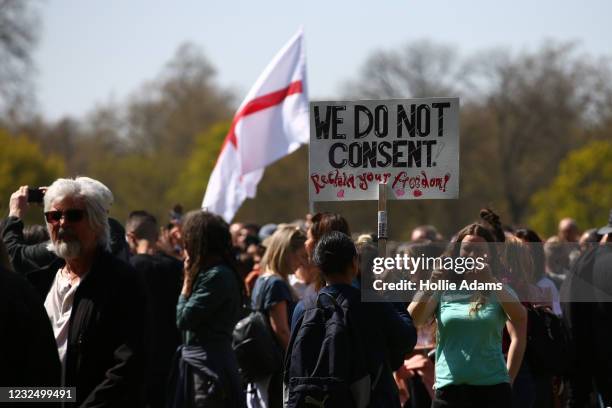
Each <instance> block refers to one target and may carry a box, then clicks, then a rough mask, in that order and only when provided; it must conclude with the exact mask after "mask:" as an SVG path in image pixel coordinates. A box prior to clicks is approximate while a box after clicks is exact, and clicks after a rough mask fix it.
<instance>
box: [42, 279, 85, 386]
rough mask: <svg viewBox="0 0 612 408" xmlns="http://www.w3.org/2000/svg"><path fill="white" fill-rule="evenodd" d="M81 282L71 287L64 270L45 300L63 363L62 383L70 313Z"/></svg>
mask: <svg viewBox="0 0 612 408" xmlns="http://www.w3.org/2000/svg"><path fill="white" fill-rule="evenodd" d="M79 282H80V280H78V281H77V282H76V283H75V284H74V285H70V279H69V278H68V277H66V276H64V274H63V273H62V269H60V270H58V271H57V273H56V274H55V279H54V280H53V284H52V285H51V289H50V290H49V293H47V298H46V299H45V309H46V310H47V315H49V320H50V321H51V327H52V328H53V334H54V335H55V342H56V344H57V352H58V353H59V357H60V361H61V362H62V383H63V382H64V381H63V379H64V371H65V368H66V347H67V345H68V329H69V322H70V313H71V312H72V302H73V301H74V294H75V292H76V289H77V287H78V286H79Z"/></svg>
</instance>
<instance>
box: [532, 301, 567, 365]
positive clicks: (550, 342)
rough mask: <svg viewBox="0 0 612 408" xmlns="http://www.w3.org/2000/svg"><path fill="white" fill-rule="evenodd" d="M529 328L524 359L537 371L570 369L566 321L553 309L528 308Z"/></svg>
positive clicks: (542, 307) (541, 307)
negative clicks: (568, 367)
mask: <svg viewBox="0 0 612 408" xmlns="http://www.w3.org/2000/svg"><path fill="white" fill-rule="evenodd" d="M527 316H528V317H527V319H528V322H529V329H528V331H527V349H526V351H525V358H526V359H527V362H528V363H529V368H530V369H531V371H533V372H534V373H536V374H543V375H563V374H564V373H565V371H566V370H567V366H568V358H566V357H567V353H568V351H569V348H570V340H569V334H568V330H567V328H566V326H565V324H564V322H563V320H562V319H561V318H560V317H559V316H557V315H555V314H554V313H553V312H552V311H551V310H550V308H548V307H544V306H529V307H527Z"/></svg>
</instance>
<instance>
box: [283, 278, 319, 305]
mask: <svg viewBox="0 0 612 408" xmlns="http://www.w3.org/2000/svg"><path fill="white" fill-rule="evenodd" d="M289 284H290V285H291V287H292V288H293V290H294V291H295V294H296V295H297V296H298V298H299V299H300V300H302V299H304V298H305V297H307V296H310V295H314V294H315V293H316V290H315V287H314V283H311V284H307V283H305V282H303V281H301V280H299V279H298V278H297V277H296V276H295V275H289Z"/></svg>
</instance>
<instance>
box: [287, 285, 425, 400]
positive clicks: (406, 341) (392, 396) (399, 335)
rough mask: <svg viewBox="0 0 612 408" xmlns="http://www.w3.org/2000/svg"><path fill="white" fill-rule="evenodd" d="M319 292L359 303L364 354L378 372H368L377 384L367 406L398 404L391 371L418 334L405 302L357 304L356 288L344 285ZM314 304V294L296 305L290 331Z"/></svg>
mask: <svg viewBox="0 0 612 408" xmlns="http://www.w3.org/2000/svg"><path fill="white" fill-rule="evenodd" d="M321 292H323V293H327V294H330V295H332V296H333V297H334V298H337V297H338V296H339V294H340V293H342V294H343V295H344V296H345V297H346V298H348V299H352V300H353V302H354V304H361V308H359V310H358V313H359V314H360V315H361V319H360V321H359V324H358V330H359V332H360V333H361V337H362V339H363V340H364V343H365V349H366V350H367V351H368V355H367V356H365V360H366V361H367V363H368V364H367V365H368V367H376V369H375V370H379V369H380V367H382V370H380V371H379V372H378V373H376V372H372V373H370V375H371V378H378V381H377V383H376V386H375V387H374V389H372V395H371V397H370V405H369V406H370V407H399V406H400V401H399V395H398V390H397V386H396V385H395V380H394V379H393V371H395V370H397V369H398V368H399V367H400V366H401V365H402V364H403V362H404V358H405V357H406V355H407V354H408V353H410V352H411V351H412V349H413V348H414V346H415V344H416V340H417V333H416V329H415V327H414V325H413V323H412V318H411V317H410V315H409V314H408V312H407V311H406V305H405V304H399V303H398V304H392V303H386V302H368V303H365V302H364V303H360V299H361V292H360V290H359V289H357V288H355V287H353V286H350V285H344V284H336V285H330V286H326V287H324V288H323V289H321ZM306 302H309V303H310V304H314V303H316V296H314V297H312V298H310V299H306V300H303V301H301V302H299V303H298V305H297V306H296V308H295V311H294V315H293V320H292V324H291V331H292V336H293V332H294V331H295V330H297V329H298V327H297V326H298V324H299V322H300V318H301V317H302V316H303V315H304V311H305V307H306V306H305V304H306Z"/></svg>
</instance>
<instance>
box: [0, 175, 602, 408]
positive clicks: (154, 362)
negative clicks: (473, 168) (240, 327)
mask: <svg viewBox="0 0 612 408" xmlns="http://www.w3.org/2000/svg"><path fill="white" fill-rule="evenodd" d="M112 201H113V197H112V193H111V192H110V191H109V190H108V188H106V187H105V186H104V185H103V184H102V183H100V182H98V181H96V180H93V179H88V178H86V177H80V178H77V179H59V180H57V181H56V182H55V183H53V184H52V185H51V186H50V187H49V188H48V189H46V190H45V196H44V202H43V203H42V205H43V206H44V210H43V211H42V212H44V215H45V219H46V224H47V225H45V226H42V225H28V226H25V225H24V224H23V221H22V218H23V215H24V214H25V211H26V210H27V211H41V209H40V207H36V206H34V205H32V204H28V189H27V186H23V187H21V188H19V189H18V190H17V191H16V192H15V193H14V194H13V196H12V197H11V199H10V214H9V216H8V217H7V218H6V219H4V220H3V222H2V226H1V230H2V245H0V248H1V249H2V251H1V253H0V255H2V256H1V259H0V261H1V263H2V265H1V269H2V273H1V274H0V279H2V282H3V283H2V284H1V285H0V291H3V293H2V295H1V296H0V302H2V303H3V305H2V307H0V327H1V328H2V329H1V330H0V332H1V333H3V336H1V337H2V340H0V354H1V356H0V367H1V368H0V371H1V374H0V385H3V386H4V385H6V386H9V385H10V386H25V385H30V386H33V385H37V386H51V385H62V386H75V387H76V388H77V397H76V398H77V402H78V404H79V406H117V407H123V406H149V407H162V406H163V407H166V406H175V407H190V406H197V407H199V406H202V407H209V406H210V407H218V406H227V407H242V406H249V407H262V408H264V407H280V406H283V405H284V406H296V407H297V406H308V403H310V404H312V406H345V405H342V403H340V405H334V399H333V396H334V395H335V396H337V395H342V393H345V395H347V396H348V397H347V398H348V399H345V400H343V401H344V403H346V401H348V400H351V401H352V402H351V403H352V404H353V406H364V407H365V406H372V407H391V406H402V407H428V406H434V407H471V406H473V407H504V406H507V407H543V408H544V407H545V408H549V407H561V406H568V407H584V406H598V405H597V404H606V406H609V405H610V404H611V403H612V402H611V401H612V395H610V393H611V392H612V350H611V349H610V347H609V342H608V341H607V339H609V338H610V337H609V334H611V333H610V330H612V313H610V312H612V310H611V307H612V303H606V302H605V301H603V300H602V301H601V302H597V301H593V302H590V303H586V302H582V303H578V302H576V303H562V302H560V296H561V294H563V293H564V291H565V293H569V294H570V295H571V291H572V290H574V286H575V285H576V284H577V283H576V282H577V277H580V278H581V279H583V280H587V281H589V282H591V283H593V285H595V286H596V287H598V288H600V289H601V290H602V291H603V292H606V293H608V294H611V293H612V291H611V290H610V287H611V285H610V284H611V283H612V275H611V274H612V270H611V269H610V267H609V266H610V265H611V264H612V262H611V261H612V250H611V248H610V245H599V244H600V243H606V242H609V241H610V240H611V238H612V219H611V220H610V225H609V226H607V227H602V228H599V229H597V228H593V229H586V230H584V231H582V230H581V228H580V227H582V226H578V225H577V224H576V222H575V221H573V220H572V219H571V218H566V219H563V220H561V221H560V223H559V231H558V234H557V235H555V236H553V237H549V238H547V239H543V237H540V236H539V234H538V233H537V232H536V231H533V230H531V229H529V228H525V227H522V226H516V227H515V226H508V225H505V224H504V223H503V220H500V218H499V216H498V215H497V214H495V213H494V212H493V211H491V210H488V209H485V210H481V212H480V214H475V218H476V219H477V221H476V222H474V223H473V224H470V225H467V226H465V227H464V228H462V229H461V230H459V231H458V232H457V233H456V234H455V235H454V236H452V237H444V236H443V235H442V234H441V233H440V232H439V231H437V230H436V228H435V227H434V226H431V225H422V226H417V227H415V228H414V230H413V231H412V233H411V240H410V241H409V242H389V243H388V249H389V255H390V256H393V255H395V254H400V255H404V254H408V255H410V256H415V257H418V256H421V255H426V256H442V255H444V254H448V255H449V256H460V255H462V256H466V255H477V254H478V251H482V248H483V247H484V248H485V251H486V252H487V255H488V256H489V257H490V259H492V260H491V263H492V265H491V267H490V268H485V270H484V271H483V272H481V273H479V274H478V275H474V276H473V277H471V279H479V280H481V281H487V282H502V283H503V284H504V285H503V287H504V290H502V291H500V293H498V294H497V295H496V296H495V297H490V296H489V297H487V296H485V295H484V294H482V293H470V294H469V297H468V298H466V299H464V300H466V301H465V302H462V301H452V300H450V299H449V298H446V297H445V296H446V295H445V294H442V295H440V294H436V293H427V292H423V293H419V294H418V295H417V296H416V297H415V298H414V299H413V301H412V302H411V303H410V304H408V303H398V302H372V303H368V302H362V301H361V296H360V293H361V292H360V289H359V288H360V285H361V276H362V275H363V274H364V273H367V272H364V271H371V267H372V261H373V258H374V257H375V256H377V253H378V252H377V237H376V235H375V234H372V233H371V232H368V231H360V228H359V226H354V225H351V226H349V225H348V223H347V221H346V220H345V219H344V218H343V217H342V216H341V215H340V214H330V213H318V214H307V215H306V216H305V217H304V219H299V220H293V221H290V222H286V223H282V222H279V223H278V224H265V225H258V224H256V223H242V222H234V223H232V224H230V225H228V224H227V223H226V222H225V221H223V220H222V219H221V218H220V217H218V216H216V215H214V214H211V213H208V212H206V211H200V210H195V211H191V212H188V213H184V211H183V208H182V207H181V206H180V205H177V206H175V207H174V208H172V209H171V210H170V212H169V216H168V220H164V221H166V222H165V223H163V224H161V225H160V223H159V222H158V220H157V219H156V218H155V217H154V216H153V215H151V214H150V213H148V212H147V211H145V210H141V209H138V210H135V211H133V212H132V213H131V214H130V215H129V217H128V219H127V220H122V221H123V222H119V221H118V220H114V219H112V218H109V217H108V211H109V210H110V206H111V204H112ZM28 207H31V208H29V209H28ZM279 221H281V220H279ZM445 242H456V243H461V244H462V245H461V247H457V246H453V245H447V244H446V243H445ZM495 243H504V245H503V246H496V245H493V244H495ZM477 244H478V245H477ZM483 245H484V246H483ZM453 248H455V249H453ZM470 248H472V249H470ZM478 248H480V249H478ZM453 250H455V251H456V253H453V252H452V251H453ZM448 251H450V252H448ZM500 251H503V252H504V253H500ZM493 264H495V265H493ZM21 277H25V278H26V279H22V278H21ZM407 278H408V279H413V280H415V279H431V280H441V279H446V278H449V276H448V275H445V274H443V273H442V272H441V271H437V270H427V269H420V270H419V271H417V272H416V273H414V274H411V275H410V276H407ZM26 281H27V282H26ZM525 299H528V301H525ZM326 302H327V303H326ZM334 307H336V308H340V309H341V310H344V313H345V317H344V320H343V324H346V326H347V327H345V328H344V329H343V330H345V331H339V330H341V329H338V328H335V329H334V330H336V331H333V332H332V331H329V330H331V329H329V328H328V327H327V328H325V322H326V321H329V320H325V319H330V317H329V316H327V317H325V316H324V313H323V314H321V313H319V312H317V311H318V310H331V309H333V308H334ZM329 308H331V309H329ZM252 311H257V312H260V314H261V316H263V319H264V320H265V323H266V325H267V327H268V329H269V331H270V333H269V334H270V342H271V343H273V345H272V346H273V347H272V348H270V350H269V353H268V347H267V346H263V347H262V349H261V354H266V353H268V354H271V355H273V354H275V353H277V354H278V355H277V356H276V357H275V358H276V360H274V361H275V363H274V364H272V365H271V367H269V368H266V369H264V368H263V366H262V365H261V364H256V363H255V362H256V361H259V360H257V358H263V357H261V356H256V355H257V354H259V353H253V351H252V349H248V348H247V347H246V345H243V344H237V343H236V333H235V330H236V324H237V323H238V322H239V321H240V322H242V321H244V319H246V318H248V319H251V320H250V321H249V322H253V321H254V320H253V319H255V318H256V317H252V316H250V315H249V313H252ZM334 316H335V315H334ZM347 316H348V317H347ZM321 319H323V320H321ZM347 322H349V323H347ZM252 324H254V323H252ZM317 325H319V326H317ZM340 326H342V324H341V325H340ZM312 327H319V328H320V329H321V330H323V332H324V333H323V332H322V333H323V334H322V333H318V332H316V330H315V331H314V332H313V329H312ZM542 327H544V328H545V329H547V330H549V333H550V336H549V339H548V340H547V339H546V335H545V334H544V335H543V334H542V333H541V332H540V331H541V329H542ZM325 330H327V331H325ZM467 333H469V334H467ZM317 336H319V337H317ZM321 336H323V337H321ZM325 336H328V337H325ZM329 336H331V337H329ZM316 338H320V339H322V340H325V339H327V340H329V341H322V342H316V341H313V340H312V339H316ZM330 339H332V340H333V341H332V340H330ZM340 339H342V341H344V342H345V343H342V344H345V345H347V346H346V347H344V348H343V347H342V346H341V344H340V343H338V344H337V343H336V342H339V341H340ZM546 341H549V342H548V343H546ZM315 343H316V345H313V344H315ZM345 349H350V351H351V352H352V353H353V354H349V355H348V357H346V356H344V357H343V355H342V353H344V352H348V351H346V350H345ZM244 350H249V351H248V352H245V351H244ZM541 350H544V351H545V352H541ZM341 351H342V352H341ZM555 353H556V354H555ZM266 355H267V354H266ZM357 355H359V356H360V357H356V356H357ZM279 356H280V357H279ZM544 357H546V358H544ZM342 358H345V359H346V361H352V362H351V363H350V369H348V368H346V367H344V368H339V367H340V366H343V365H346V362H345V360H342ZM267 361H268V362H269V361H272V357H270V359H268V360H267ZM322 361H324V362H327V363H326V364H322ZM323 365H327V367H322V366H323ZM320 370H322V371H321V372H330V373H331V372H333V373H332V374H334V376H338V377H339V378H340V377H342V378H344V377H347V378H350V381H351V383H350V384H351V385H352V387H349V388H351V390H341V389H340V388H333V387H335V386H336V385H334V384H332V383H331V382H327V383H325V382H324V383H323V384H316V386H315V385H313V384H314V383H313V382H312V381H311V380H309V381H311V382H308V381H307V380H303V382H300V381H302V380H300V379H304V378H307V377H315V375H314V374H313V373H317V372H319V371H320ZM343 370H344V371H343ZM346 370H348V371H347V373H344V372H345V371H346ZM339 373H340V374H339ZM342 373H344V374H342ZM343 376H344V377H343ZM320 377H321V378H323V377H325V376H320ZM364 379H367V386H363V384H364V382H363V381H362V380H364ZM355 384H356V385H355ZM353 385H354V386H353ZM358 386H359V387H361V389H362V390H366V391H364V392H356V391H355V389H356V388H357V387H358ZM308 387H311V388H312V387H314V388H316V389H317V390H319V391H320V390H323V389H324V390H327V391H325V392H327V394H325V392H323V391H321V392H323V394H321V395H328V396H329V395H331V396H332V397H331V399H330V400H329V401H327V405H325V404H326V400H325V399H324V398H323V397H322V399H320V400H317V399H316V398H314V397H304V395H306V394H305V391H304V389H305V388H308ZM317 387H318V388H317ZM330 389H331V391H330ZM319 391H316V392H319ZM313 395H314V394H313ZM308 398H310V400H308ZM313 398H314V399H313ZM360 398H361V399H362V400H360ZM317 404H318V405H317ZM601 406H604V405H601Z"/></svg>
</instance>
